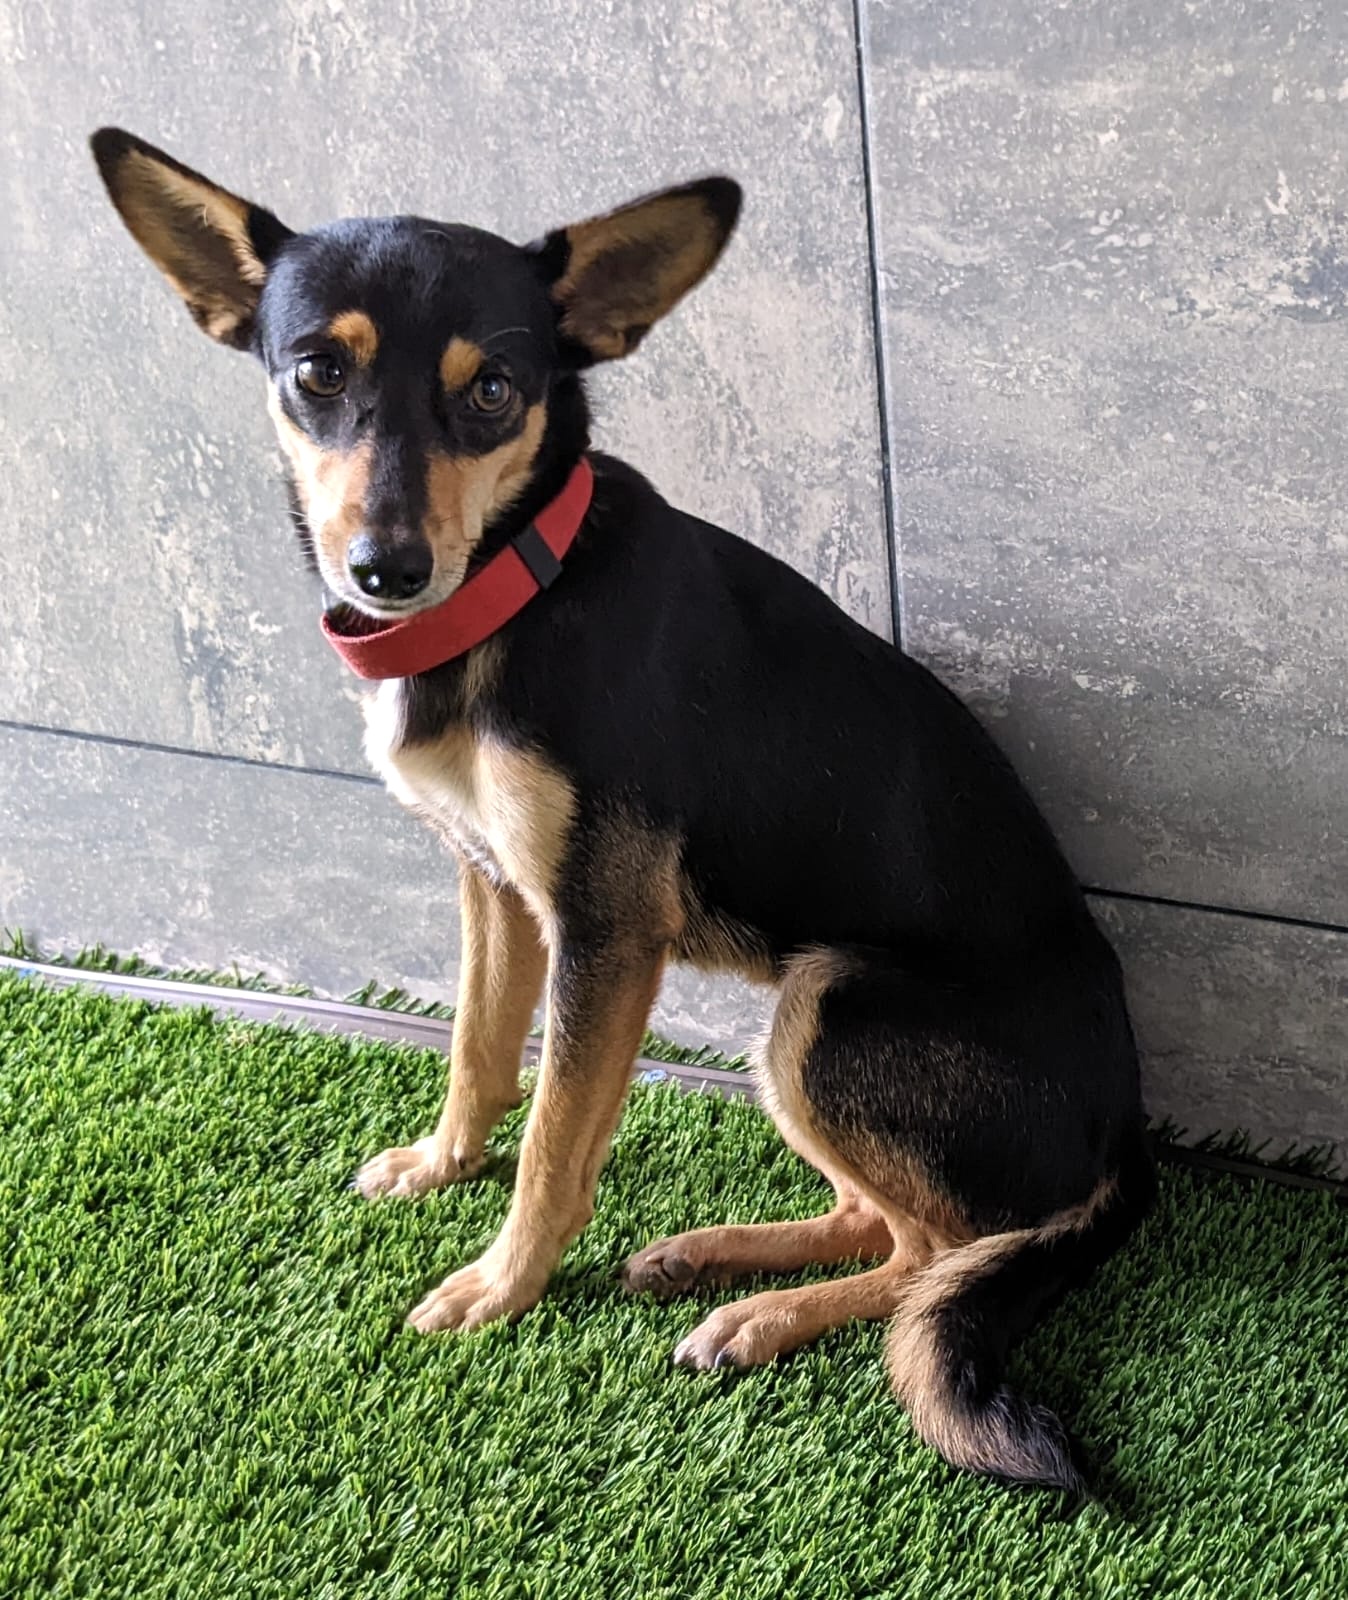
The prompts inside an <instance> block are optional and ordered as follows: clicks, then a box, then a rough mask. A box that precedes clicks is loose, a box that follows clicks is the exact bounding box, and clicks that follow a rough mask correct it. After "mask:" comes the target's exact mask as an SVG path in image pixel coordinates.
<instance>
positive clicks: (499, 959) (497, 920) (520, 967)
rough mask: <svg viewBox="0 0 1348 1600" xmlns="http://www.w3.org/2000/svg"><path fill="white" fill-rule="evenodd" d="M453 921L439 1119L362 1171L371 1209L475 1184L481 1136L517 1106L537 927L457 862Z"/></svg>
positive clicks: (534, 999)
mask: <svg viewBox="0 0 1348 1600" xmlns="http://www.w3.org/2000/svg"><path fill="white" fill-rule="evenodd" d="M459 912H460V919H461V923H462V930H463V938H462V951H463V967H462V971H461V974H460V978H459V1003H458V1007H457V1009H456V1013H455V1018H454V1037H453V1041H452V1042H451V1044H450V1051H449V1087H448V1089H447V1090H446V1093H445V1104H444V1109H443V1110H442V1111H441V1113H440V1121H439V1123H438V1125H437V1126H436V1129H435V1132H434V1133H432V1134H429V1135H428V1136H427V1137H426V1138H424V1139H418V1140H417V1141H416V1143H415V1144H410V1145H395V1146H394V1147H393V1149H391V1150H385V1151H384V1152H383V1153H382V1154H381V1155H377V1156H375V1157H374V1158H373V1160H371V1161H367V1162H366V1163H365V1165H364V1166H363V1167H362V1168H361V1169H360V1171H359V1172H358V1173H357V1174H356V1180H355V1181H356V1187H357V1188H358V1189H359V1190H360V1192H361V1193H362V1194H363V1195H364V1196H365V1197H366V1198H367V1199H369V1200H373V1199H376V1198H378V1197H379V1196H381V1195H394V1196H399V1197H405V1198H410V1197H413V1196H416V1195H421V1194H425V1193H427V1191H428V1190H431V1189H440V1188H443V1187H444V1185H445V1184H447V1183H455V1182H457V1181H458V1180H459V1179H460V1178H470V1177H472V1175H473V1174H474V1173H475V1172H476V1171H477V1170H478V1168H479V1167H480V1166H481V1165H482V1157H483V1154H484V1152H485V1150H486V1146H487V1135H488V1134H489V1133H490V1132H491V1130H492V1129H493V1128H494V1127H495V1126H496V1124H497V1122H498V1121H500V1119H501V1117H502V1116H503V1115H504V1114H505V1112H507V1111H508V1110H509V1109H510V1108H511V1107H512V1106H517V1105H518V1104H519V1103H520V1089H519V1076H520V1052H521V1051H522V1050H523V1048H524V1041H525V1039H526V1038H527V1037H528V1033H529V1024H530V1022H531V1021H532V1020H533V1014H534V1007H535V1006H536V1005H537V1004H538V997H539V995H540V994H542V992H543V979H544V976H545V975H546V972H547V953H546V951H545V950H544V948H543V941H542V938H541V936H540V933H539V927H538V923H537V922H536V921H535V920H534V918H533V916H532V914H531V913H530V911H529V909H528V908H527V907H526V905H525V904H524V901H523V900H522V899H521V898H520V896H519V895H518V893H516V891H515V890H514V889H511V888H509V887H497V886H496V885H493V884H491V883H489V882H488V881H487V879H486V878H484V877H483V876H482V874H481V873H480V872H478V871H477V870H476V869H475V868H473V867H472V866H470V865H469V864H468V863H467V862H466V861H462V860H461V861H460V865H459Z"/></svg>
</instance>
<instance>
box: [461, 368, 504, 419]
mask: <svg viewBox="0 0 1348 1600" xmlns="http://www.w3.org/2000/svg"><path fill="white" fill-rule="evenodd" d="M468 399H469V402H470V403H471V405H472V407H473V409H474V410H475V411H486V412H488V413H491V412H494V411H504V410H505V408H506V407H507V406H508V405H509V404H510V379H509V378H503V377H502V376H501V374H500V373H499V372H489V373H487V374H486V375H485V376H483V377H481V378H479V379H478V380H477V382H476V383H475V384H474V385H473V387H472V388H471V389H470V390H469V391H468Z"/></svg>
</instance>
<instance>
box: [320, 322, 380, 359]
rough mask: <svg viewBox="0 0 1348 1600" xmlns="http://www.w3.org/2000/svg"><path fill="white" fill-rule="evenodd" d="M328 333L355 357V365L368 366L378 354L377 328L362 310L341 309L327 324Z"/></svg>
mask: <svg viewBox="0 0 1348 1600" xmlns="http://www.w3.org/2000/svg"><path fill="white" fill-rule="evenodd" d="M328 333H329V335H330V336H331V337H332V338H334V339H336V340H337V341H338V343H339V344H344V345H345V346H346V348H347V349H348V350H349V351H350V352H351V354H352V355H353V356H355V358H356V365H357V366H359V367H368V366H370V365H371V364H372V363H373V362H374V358H375V357H376V356H377V355H378V354H379V330H378V328H376V327H375V325H374V322H373V320H372V319H371V317H370V316H369V314H368V313H367V312H364V311H343V312H342V313H341V314H340V315H339V316H336V317H334V318H333V319H332V321H331V322H330V323H329V324H328Z"/></svg>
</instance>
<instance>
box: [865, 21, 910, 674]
mask: <svg viewBox="0 0 1348 1600" xmlns="http://www.w3.org/2000/svg"><path fill="white" fill-rule="evenodd" d="M864 3H865V0H852V28H853V33H854V37H855V41H856V57H857V115H858V117H859V119H860V132H861V181H862V187H863V189H864V190H865V196H866V255H867V263H866V265H867V273H868V277H869V288H870V311H871V347H872V352H873V355H874V367H875V388H876V415H877V417H878V419H879V424H880V481H881V493H882V496H883V501H884V504H883V512H884V525H885V561H886V564H887V566H888V570H889V617H890V627H891V628H892V629H893V633H894V643H895V644H896V645H898V646H899V647H900V648H902V646H903V636H904V606H903V575H902V568H901V565H900V562H899V542H898V532H897V527H896V524H895V507H894V470H893V462H892V461H891V458H890V438H891V427H890V414H889V358H888V356H887V355H886V353H885V312H884V299H883V296H882V293H881V289H880V246H879V235H878V229H877V227H876V216H875V184H874V179H873V175H872V172H871V118H870V101H869V88H868V82H867V71H868V66H869V62H868V57H867V50H866V24H865V20H864V18H863V15H862V6H863V4H864Z"/></svg>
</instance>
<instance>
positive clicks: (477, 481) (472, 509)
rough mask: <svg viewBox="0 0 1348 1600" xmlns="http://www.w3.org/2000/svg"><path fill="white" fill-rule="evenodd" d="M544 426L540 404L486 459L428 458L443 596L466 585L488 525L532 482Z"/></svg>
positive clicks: (432, 535)
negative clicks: (471, 560) (471, 559)
mask: <svg viewBox="0 0 1348 1600" xmlns="http://www.w3.org/2000/svg"><path fill="white" fill-rule="evenodd" d="M546 427H547V407H546V406H545V405H543V404H542V403H541V402H540V403H539V404H538V405H535V406H530V408H529V411H528V413H527V415H526V417H525V420H524V428H523V430H522V431H521V432H520V433H518V434H517V435H516V436H515V437H514V438H513V439H510V440H507V442H506V443H505V444H503V445H499V446H498V447H497V448H496V449H495V450H491V451H489V452H488V453H487V454H486V455H484V456H464V457H453V456H443V455H433V456H432V457H431V458H430V460H429V462H428V463H427V468H426V471H427V481H426V499H427V505H428V507H429V510H428V513H427V518H426V536H427V538H428V539H429V540H430V545H431V549H432V550H433V551H434V552H435V565H436V573H437V587H438V588H443V589H444V592H445V593H448V592H449V590H450V589H452V588H454V587H457V585H458V583H459V582H461V581H462V578H463V574H464V572H465V570H466V569H467V566H468V559H469V557H470V556H471V555H472V553H473V551H474V549H475V548H476V547H477V544H478V541H479V540H480V539H481V537H482V530H483V527H484V526H485V525H486V523H487V522H488V520H489V519H490V518H492V517H493V516H495V515H496V514H497V513H498V512H501V511H504V510H505V509H506V507H508V506H509V505H510V504H511V503H512V502H513V501H514V500H515V499H516V498H517V497H518V496H519V494H520V492H521V491H522V490H523V489H524V487H525V485H526V484H527V483H528V481H529V474H530V472H531V471H532V470H533V464H534V457H535V456H536V455H537V454H538V447H539V445H540V444H541V443H542V442H543V434H544V431H545V429H546ZM441 573H443V574H445V577H444V579H443V580H442V579H441V578H440V576H439V575H440V574H441Z"/></svg>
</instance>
